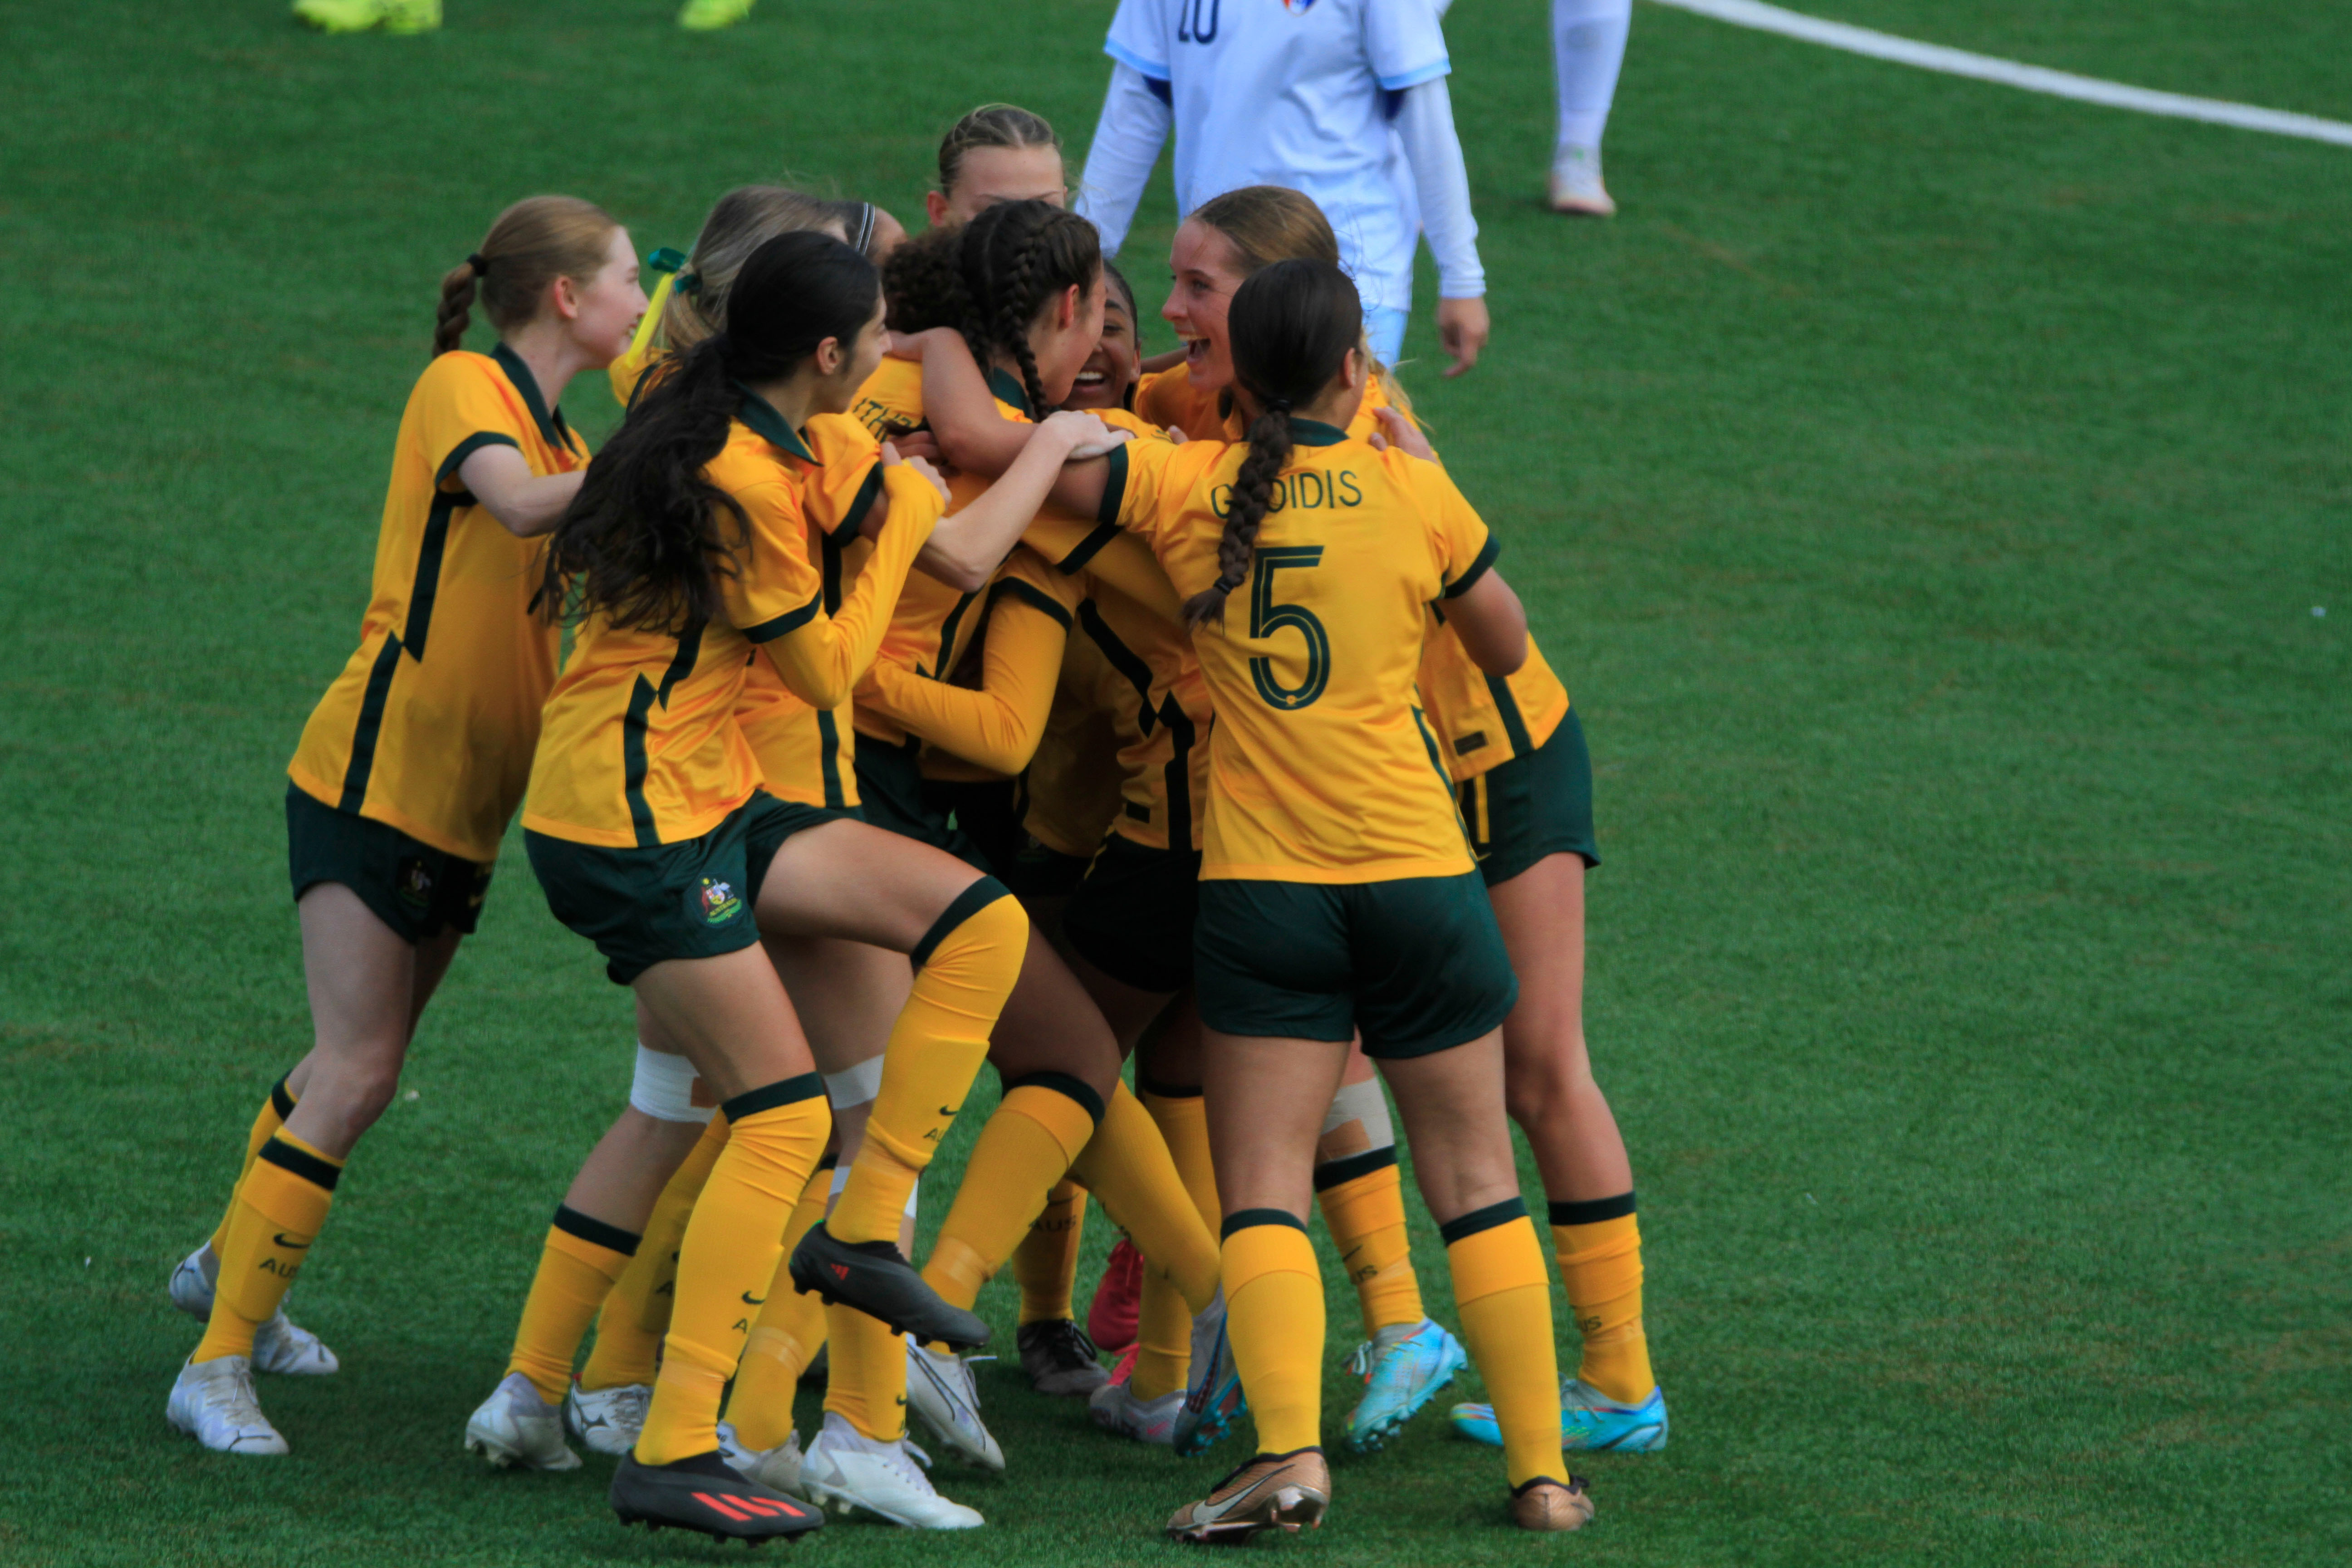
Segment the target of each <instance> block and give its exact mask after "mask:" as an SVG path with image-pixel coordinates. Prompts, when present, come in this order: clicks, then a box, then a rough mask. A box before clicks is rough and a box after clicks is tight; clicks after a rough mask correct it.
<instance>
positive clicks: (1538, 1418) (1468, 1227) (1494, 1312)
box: [1438, 1198, 1568, 1489]
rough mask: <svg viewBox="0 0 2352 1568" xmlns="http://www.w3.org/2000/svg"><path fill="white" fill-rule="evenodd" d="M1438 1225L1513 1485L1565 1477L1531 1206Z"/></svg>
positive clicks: (1555, 1358) (1507, 1206)
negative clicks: (1499, 1430) (1529, 1214)
mask: <svg viewBox="0 0 2352 1568" xmlns="http://www.w3.org/2000/svg"><path fill="white" fill-rule="evenodd" d="M1438 1231H1439V1233H1440V1234H1441V1235H1443V1236H1444V1237H1445V1260H1446V1263H1447V1265H1448V1266H1449V1267H1450V1268H1452V1270H1453V1273H1454V1310H1455V1311H1457V1312H1458V1313H1460V1314H1461V1317H1462V1339H1463V1342H1464V1343H1465V1344H1466V1345H1468V1346H1469V1349H1470V1359H1471V1361H1472V1362H1473V1363H1475V1365H1476V1366H1477V1368H1478V1375H1479V1376H1480V1377H1481V1378H1482V1379H1484V1380H1485V1382H1486V1397H1487V1398H1489V1399H1491V1400H1493V1401H1494V1405H1495V1425H1496V1426H1499V1427H1500V1428H1502V1433H1503V1464H1504V1468H1506V1469H1507V1471H1508V1472H1509V1474H1510V1479H1511V1485H1512V1487H1513V1488H1514V1489H1517V1488H1519V1487H1523V1486H1525V1485H1526V1484H1527V1483H1528V1482H1529V1481H1531V1480H1533V1479H1536V1478H1538V1477H1539V1476H1543V1477H1549V1478H1550V1479H1553V1480H1556V1481H1565V1480H1566V1479H1568V1469H1567V1467H1565V1466H1564V1465H1562V1464H1561V1463H1560V1458H1559V1352H1558V1351H1557V1350H1556V1349H1555V1348H1554V1346H1553V1344H1552V1337H1551V1334H1552V1326H1551V1281H1550V1280H1549V1279H1546V1278H1545V1277H1544V1257H1543V1247H1542V1246H1541V1244H1540V1243H1538V1241H1537V1240H1536V1227H1535V1222H1534V1221H1532V1220H1530V1219H1528V1205H1525V1204H1523V1203H1521V1202H1520V1201H1519V1200H1518V1199H1517V1198H1512V1199H1509V1200H1508V1201H1507V1202H1504V1203H1499V1204H1496V1205H1493V1206H1492V1207H1490V1208H1483V1209H1477V1210H1475V1211H1473V1212H1472V1213H1469V1214H1466V1215H1462V1216H1461V1217H1459V1218H1457V1219H1452V1220H1448V1221H1447V1222H1446V1223H1445V1224H1444V1225H1442V1226H1438Z"/></svg>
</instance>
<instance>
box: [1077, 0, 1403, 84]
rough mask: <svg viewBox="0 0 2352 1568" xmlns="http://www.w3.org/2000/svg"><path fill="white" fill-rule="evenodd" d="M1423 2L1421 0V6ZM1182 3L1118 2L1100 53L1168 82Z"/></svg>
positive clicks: (1155, 0) (1176, 0)
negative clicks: (1175, 17)
mask: <svg viewBox="0 0 2352 1568" xmlns="http://www.w3.org/2000/svg"><path fill="white" fill-rule="evenodd" d="M1425 3H1426V0H1421V4H1424V5H1425ZM1181 4H1183V0H1118V14H1117V15H1116V16H1112V17H1111V19H1110V37H1108V38H1106V39H1105V40H1104V41H1103V53H1105V54H1107V55H1108V56H1109V57H1110V58H1113V59H1115V60H1117V61H1118V63H1119V64H1121V65H1123V66H1131V67H1133V68H1135V69H1136V70H1137V71H1139V73H1141V74H1142V75H1144V76H1147V77H1149V78H1150V79H1152V80H1154V81H1163V82H1164V81H1166V80H1168V79H1169V77H1170V76H1171V74H1172V73H1171V71H1170V69H1169V65H1168V53H1169V50H1168V39H1169V35H1170V33H1171V28H1170V27H1169V25H1168V21H1169V18H1168V15H1167V12H1168V7H1169V6H1170V5H1181ZM1415 8H1416V9H1418V8H1420V5H1416V7H1415ZM1439 48H1440V49H1441V51H1442V50H1443V48H1444V41H1443V40H1442V39H1441V40H1440V42H1439Z"/></svg>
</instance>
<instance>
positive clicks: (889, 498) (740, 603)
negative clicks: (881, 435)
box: [523, 392, 940, 984]
mask: <svg viewBox="0 0 2352 1568" xmlns="http://www.w3.org/2000/svg"><path fill="white" fill-rule="evenodd" d="M809 426H810V428H809V430H808V431H807V432H802V431H795V430H793V428H792V427H791V426H788V425H786V424H785V423H784V421H783V419H782V417H781V416H779V415H778V414H777V413H776V411H775V410H774V409H773V408H772V407H770V406H769V405H767V404H766V403H765V402H763V401H762V400H761V399H760V398H759V397H757V396H756V395H752V394H751V393H749V392H746V393H744V394H743V395H742V404H741V408H740V413H739V414H738V416H737V417H736V419H735V421H734V422H733V424H732V425H731V426H730V428H729V431H728V439H727V445H726V447H725V448H724V449H722V450H721V451H720V452H719V456H718V457H717V458H713V459H712V460H711V462H710V464H709V467H708V468H707V469H706V473H707V474H708V476H709V479H710V481H711V482H712V483H713V484H715V485H717V486H719V488H720V489H724V490H726V491H727V492H728V494H729V495H730V496H731V497H732V498H733V499H734V500H735V501H736V503H737V504H738V505H739V506H740V507H741V508H742V509H743V511H744V514H745V516H746V517H747V519H748V520H749V523H750V528H749V533H748V536H747V539H746V542H745V543H744V545H743V547H742V548H741V550H740V552H738V557H737V561H736V563H735V571H734V572H733V573H732V574H728V575H722V576H721V578H720V579H719V586H720V596H721V601H722V604H723V605H724V610H725V613H724V615H723V616H719V617H717V618H714V619H712V620H710V621H708V622H700V623H697V624H694V625H691V626H688V627H687V628H685V629H684V631H683V632H682V633H677V634H673V633H668V632H659V631H649V630H645V629H641V628H624V627H618V626H614V625H612V623H611V621H610V620H609V619H608V618H607V617H606V616H604V615H603V614H602V613H601V612H599V613H596V614H592V615H591V616H589V618H588V620H587V622H586V623H585V624H584V625H583V626H582V627H581V630H580V634H579V637H578V639H577V641H576V642H575V644H574V646H573V648H572V658H571V659H570V661H569V662H568V663H567V664H566V665H565V667H564V669H563V674H562V677H561V679H558V681H557V682H556V685H555V689H554V690H553V692H552V693H551V695H550V696H549V698H548V701H547V710H546V719H545V725H544V735H543V738H542V742H541V746H540V750H539V756H538V761H537V763H536V764H535V765H534V766H533V768H532V770H531V778H530V800H529V804H528V805H527V806H526V808H525V810H524V813H523V826H524V828H525V830H526V842H527V843H528V845H529V846H530V853H531V864H532V867H533V868H534V869H536V870H537V871H538V873H539V877H540V880H541V883H542V885H544V886H545V887H546V889H547V893H548V901H549V904H550V905H551V907H552V908H553V909H554V910H555V913H556V916H557V918H558V919H560V920H562V921H563V922H564V923H565V924H566V925H568V926H570V927H572V930H574V931H578V932H580V934H582V935H583V936H588V937H590V938H592V939H593V940H594V941H595V942H596V943H597V945H598V947H599V949H600V951H602V952H604V955H605V958H606V961H607V968H608V972H609V973H611V974H612V976H613V978H614V980H616V981H619V982H621V983H622V984H626V983H627V982H628V981H630V980H632V979H634V978H635V975H636V974H637V973H639V972H641V971H642V970H644V969H645V968H646V967H647V966H648V965H650V964H652V963H659V962H660V961H661V960H663V959H665V958H688V957H708V956H713V955H715V954H718V953H722V952H733V951H735V950H737V949H739V948H742V947H748V946H750V945H751V943H752V942H755V941H757V940H758V934H757V931H756V929H755V928H754V926H753V923H752V921H751V916H750V906H751V903H752V901H753V900H756V898H757V897H758V892H759V880H760V878H761V876H762V875H763V874H764V873H765V871H766V868H767V862H768V859H769V858H771V857H772V855H773V853H774V850H775V847H776V846H777V845H778V844H780V843H782V840H783V839H784V838H785V837H789V836H790V835H791V833H793V832H794V831H797V830H798V829H799V828H801V827H804V826H812V825H813V824H814V823H815V822H819V821H824V820H827V819H829V818H830V817H831V816H835V815H839V814H841V808H840V807H837V806H835V807H828V805H827V804H826V802H827V799H828V796H827V794H826V789H827V780H826V775H827V772H828V769H829V768H831V769H834V770H835V771H836V772H837V768H838V759H837V753H836V752H834V751H833V750H832V749H831V748H830V747H829V746H828V745H827V743H826V742H825V739H824V734H823V727H824V722H825V721H830V723H831V725H832V727H833V728H834V729H835V731H836V732H838V731H840V729H841V726H842V723H843V721H845V719H846V718H847V714H846V713H845V711H844V710H845V705H846V703H847V700H848V698H849V694H850V691H851V689H853V687H854V686H855V684H856V680H857V679H858V678H859V677H860V676H862V675H863V674H864V673H865V671H866V668H867V667H868V666H869V665H870V664H871V663H872V662H873V659H874V657H875V652H876V649H877V647H878V646H879V645H880V643H881V640H882V636H883V632H884V629H885V628H886V626H887V624H888V620H889V614H890V609H891V605H892V602H893V601H894V599H895V598H896V596H897V595H898V589H899V587H900V585H901V584H904V583H905V582H906V580H907V574H908V567H909V566H910V565H911V564H912V563H913V561H914V558H915V554H916V552H917V551H919V549H920V548H921V547H922V543H923V542H924V541H925V540H926V539H928V538H929V534H930V530H931V527H932V525H933V524H934V523H935V522H936V521H938V518H939V515H940V500H939V495H938V492H937V491H936V490H934V489H932V488H931V486H930V485H929V483H928V482H927V481H926V480H924V479H922V478H921V476H919V475H918V474H916V473H915V472H914V471H913V470H911V469H906V468H893V469H877V468H876V467H875V465H874V461H873V459H874V457H875V455H876V451H877V448H876V447H875V446H874V444H873V442H872V441H871V439H870V438H869V437H866V435H865V433H864V432H863V431H861V430H858V429H856V427H855V426H853V425H852V424H851V423H850V422H849V421H847V420H845V419H842V418H839V417H837V416H818V417H817V418H815V419H813V420H811V421H810V422H809ZM877 507H882V508H884V509H886V510H885V511H884V513H883V515H884V516H885V517H886V518H887V522H886V523H885V524H884V526H883V527H882V528H881V529H880V531H879V537H878V539H877V541H876V542H874V543H873V544H872V545H870V546H869V547H868V548H869V551H870V554H869V558H868V559H867V561H866V569H865V571H863V572H862V573H861V574H859V577H858V581H857V583H856V585H855V586H854V587H853V588H851V589H850V590H849V591H848V592H847V593H846V594H845V595H842V596H841V597H840V598H839V599H838V601H837V605H838V608H837V610H836V611H832V612H829V611H828V610H827V608H826V603H827V599H828V586H827V581H828V580H827V577H826V574H825V570H824V563H823V560H824V558H825V557H827V556H829V555H830V553H831V552H832V545H833V542H834V541H835V539H836V538H837V537H838V536H840V535H843V534H845V533H847V532H849V531H853V529H854V528H855V527H856V522H857V521H862V520H864V519H865V518H866V515H867V514H868V513H870V512H871V511H872V510H874V509H875V508H877ZM813 536H814V540H813ZM755 657H757V658H762V659H763V660H764V661H765V662H766V663H768V664H769V665H770V666H771V667H772V671H773V673H774V674H775V675H776V677H777V678H778V679H779V682H780V684H781V685H782V687H783V688H785V689H786V692H787V694H788V695H789V696H790V697H792V698H793V699H796V700H798V701H799V702H801V703H802V704H804V705H805V709H806V714H805V717H806V719H807V721H808V722H806V723H805V724H804V725H803V726H801V727H800V729H799V731H797V734H798V739H797V741H795V742H792V743H790V744H785V745H781V746H778V745H772V746H771V747H770V748H769V755H768V758H767V761H766V763H765V765H764V766H763V764H762V760H761V756H760V755H757V754H755V753H754V752H753V749H752V746H751V742H749V741H748V740H747V739H746V738H745V732H744V726H743V723H742V722H741V721H740V718H739V712H740V710H741V709H742V708H743V707H744V705H745V703H744V693H745V686H746V680H747V671H748V668H749V666H750V665H751V663H752V662H753V660H754V658H755ZM791 717H792V716H791V715H790V714H789V713H788V714H787V715H786V718H787V720H789V719H790V718H791ZM754 721H755V723H757V722H759V719H758V718H757V716H756V714H755V720H754ZM771 777H773V779H774V781H775V783H776V784H778V785H780V786H781V787H782V789H783V790H784V791H785V792H787V795H788V796H789V797H790V798H792V799H793V802H794V804H792V805H787V804H786V801H785V800H784V799H780V798H779V797H778V795H776V794H774V793H772V792H771V790H770V789H769V788H768V787H767V785H768V784H769V781H770V779H771Z"/></svg>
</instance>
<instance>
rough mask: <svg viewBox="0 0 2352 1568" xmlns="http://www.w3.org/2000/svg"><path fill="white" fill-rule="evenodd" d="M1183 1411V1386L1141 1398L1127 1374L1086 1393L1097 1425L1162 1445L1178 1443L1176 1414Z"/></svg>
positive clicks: (1161, 1446) (1163, 1446)
mask: <svg viewBox="0 0 2352 1568" xmlns="http://www.w3.org/2000/svg"><path fill="white" fill-rule="evenodd" d="M1183 1412H1184V1391H1183V1390H1182V1389H1181V1388H1179V1389H1175V1390H1172V1391H1171V1392H1170V1393H1167V1394H1161V1395H1160V1397H1159V1398H1157V1399H1138V1398H1137V1397H1136V1396H1135V1385H1134V1384H1133V1383H1132V1382H1130V1381H1129V1379H1127V1378H1124V1377H1122V1378H1119V1379H1118V1380H1117V1381H1115V1382H1111V1383H1106V1384H1103V1385H1102V1386H1101V1387H1100V1388H1097V1389H1096V1390H1095V1391H1094V1392H1093V1393H1092V1394H1087V1415H1089V1416H1092V1417H1093V1418H1094V1424H1095V1425H1096V1426H1099V1427H1101V1428H1102V1429H1103V1430H1104V1431H1106V1432H1115V1433H1117V1434H1118V1436H1122V1437H1132V1438H1134V1439H1135V1440H1136V1441H1137V1442H1139V1443H1150V1444H1151V1445H1152V1446H1153V1447H1160V1448H1172V1447H1175V1446H1176V1417H1177V1416H1179V1415H1182V1414H1183Z"/></svg>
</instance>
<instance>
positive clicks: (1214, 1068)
mask: <svg viewBox="0 0 2352 1568" xmlns="http://www.w3.org/2000/svg"><path fill="white" fill-rule="evenodd" d="M1204 1054H1205V1061H1204V1077H1205V1084H1204V1089H1205V1099H1206V1101H1207V1109H1208V1113H1209V1142H1210V1148H1211V1151H1212V1154H1213V1158H1214V1160H1215V1162H1216V1171H1217V1192H1218V1196H1219V1199H1220V1202H1221V1206H1222V1207H1223V1214H1224V1217H1223V1226H1222V1229H1223V1247H1222V1258H1221V1266H1220V1268H1221V1273H1222V1275H1223V1285H1224V1301H1225V1307H1224V1314H1223V1316H1224V1328H1223V1340H1224V1344H1225V1346H1227V1347H1229V1349H1227V1350H1226V1351H1225V1352H1223V1353H1225V1354H1229V1355H1230V1357H1231V1360H1232V1362H1233V1365H1234V1371H1235V1372H1236V1373H1237V1374H1238V1376H1239V1379H1240V1382H1241V1384H1242V1386H1243V1387H1244V1388H1245V1389H1246V1390H1247V1391H1248V1395H1249V1412H1250V1415H1251V1418H1252V1420H1253V1421H1254V1422H1255V1426H1256V1446H1255V1452H1254V1453H1253V1455H1252V1457H1251V1458H1250V1460H1249V1462H1248V1463H1247V1464H1245V1465H1244V1466H1243V1467H1242V1468H1239V1469H1237V1470H1235V1471H1234V1473H1233V1474H1232V1475H1230V1476H1228V1477H1227V1478H1226V1479H1224V1480H1223V1481H1222V1482H1220V1483H1219V1484H1218V1485H1217V1486H1216V1487H1214V1488H1213V1489H1211V1490H1210V1492H1209V1495H1208V1496H1207V1497H1205V1498H1203V1499H1202V1500H1200V1501H1198V1502H1195V1503H1191V1504H1188V1505H1187V1506H1186V1507H1184V1508H1183V1509H1181V1510H1178V1512H1177V1513H1176V1515H1175V1516H1174V1517H1173V1518H1171V1520H1170V1521H1169V1522H1168V1531H1169V1533H1170V1534H1171V1535H1173V1536H1175V1537H1177V1538H1178V1539H1180V1540H1188V1541H1198V1542H1217V1541H1237V1540H1243V1539H1246V1538H1247V1537H1248V1536H1250V1535H1252V1534H1255V1533H1256V1532H1257V1531H1263V1530H1269V1529H1294V1530H1295V1529H1297V1528H1299V1527H1301V1526H1306V1525H1313V1524H1317V1523H1319V1522H1320V1521H1321V1519H1322V1516H1323V1511H1324V1510H1325V1509H1326V1508H1327V1507H1328V1505H1329V1501H1330V1496H1331V1482H1330V1471H1329V1468H1328V1466H1327V1465H1326V1464H1325V1462H1324V1459H1323V1450H1322V1437H1321V1426H1322V1413H1323V1398H1322V1395H1323V1331H1324V1324H1323V1274H1322V1269H1321V1268H1320V1267H1319V1266H1318V1264H1317V1262H1316V1259H1315V1247H1314V1244H1313V1243H1312V1242H1310V1241H1309V1240H1308V1239H1307V1209H1308V1206H1309V1205H1311V1204H1312V1202H1313V1192H1314V1163H1315V1140H1316V1134H1317V1131H1318V1129H1319V1128H1320V1127H1321V1125H1322V1121H1323V1113H1324V1109H1325V1108H1326V1107H1327V1106H1328V1105H1329V1104H1330V1101H1331V1095H1332V1093H1333V1091H1334V1090H1336V1089H1338V1088H1339V1072H1340V1068H1341V1067H1342V1065H1343V1063H1344V1062H1345V1060H1346V1058H1347V1045H1346V1042H1345V1041H1344V1040H1316V1039H1301V1038H1287V1037H1261V1036H1243V1035H1227V1034H1223V1033H1221V1032H1218V1031H1216V1030H1214V1029H1211V1030H1210V1031H1209V1032H1208V1034H1207V1037H1206V1050H1205V1053H1204ZM1180 1451H1181V1449H1180Z"/></svg>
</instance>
